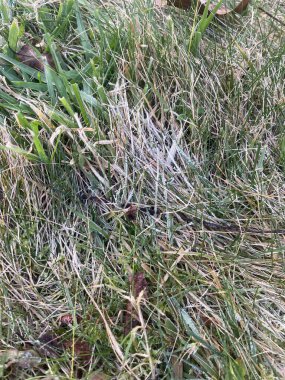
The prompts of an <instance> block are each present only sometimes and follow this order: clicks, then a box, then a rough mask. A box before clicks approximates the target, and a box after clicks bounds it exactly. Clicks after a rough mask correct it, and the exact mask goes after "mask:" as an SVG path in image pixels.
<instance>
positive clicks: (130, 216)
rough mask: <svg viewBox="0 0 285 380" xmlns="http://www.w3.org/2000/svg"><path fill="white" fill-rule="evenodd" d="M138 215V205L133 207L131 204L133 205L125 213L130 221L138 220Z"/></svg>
mask: <svg viewBox="0 0 285 380" xmlns="http://www.w3.org/2000/svg"><path fill="white" fill-rule="evenodd" d="M137 214H138V208H137V206H136V205H133V204H131V205H130V206H129V207H128V208H127V210H126V212H125V215H126V217H127V218H128V219H130V220H136V218H137Z"/></svg>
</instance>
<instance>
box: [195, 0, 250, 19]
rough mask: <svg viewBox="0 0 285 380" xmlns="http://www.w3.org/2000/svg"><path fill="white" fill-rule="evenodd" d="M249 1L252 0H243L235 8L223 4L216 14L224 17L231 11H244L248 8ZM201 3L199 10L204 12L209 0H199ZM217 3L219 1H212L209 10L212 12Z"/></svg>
mask: <svg viewBox="0 0 285 380" xmlns="http://www.w3.org/2000/svg"><path fill="white" fill-rule="evenodd" d="M249 2H250V0H242V1H241V2H239V4H238V5H237V6H236V7H235V8H233V9H230V8H228V7H227V6H226V5H224V4H223V5H222V6H221V7H220V8H219V10H218V11H217V13H216V16H218V17H224V16H226V15H228V14H230V13H242V12H243V11H244V10H245V9H246V8H247V6H248V4H249ZM199 4H200V8H199V12H200V13H203V12H204V9H205V6H206V4H207V0H199ZM216 5H217V2H216V1H212V2H211V3H210V5H209V12H211V11H212V10H213V9H214V8H215V6H216Z"/></svg>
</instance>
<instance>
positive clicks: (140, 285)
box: [130, 272, 148, 298]
mask: <svg viewBox="0 0 285 380" xmlns="http://www.w3.org/2000/svg"><path fill="white" fill-rule="evenodd" d="M130 282H131V283H132V284H133V286H134V296H135V297H136V298H137V297H138V296H139V295H140V293H141V292H142V291H144V298H146V297H147V285H148V284H147V280H146V278H145V275H144V273H143V272H138V273H136V274H135V275H134V276H132V277H131V278H130Z"/></svg>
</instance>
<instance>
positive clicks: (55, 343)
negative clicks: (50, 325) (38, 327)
mask: <svg viewBox="0 0 285 380" xmlns="http://www.w3.org/2000/svg"><path fill="white" fill-rule="evenodd" d="M38 340H39V345H38V348H37V350H38V351H39V352H40V353H41V354H42V355H43V356H47V357H51V358H56V357H58V355H59V353H60V352H61V351H62V350H63V348H64V347H63V343H62V341H61V337H60V336H58V335H56V334H54V333H53V332H52V331H47V332H45V333H44V334H42V335H40V337H39V338H38Z"/></svg>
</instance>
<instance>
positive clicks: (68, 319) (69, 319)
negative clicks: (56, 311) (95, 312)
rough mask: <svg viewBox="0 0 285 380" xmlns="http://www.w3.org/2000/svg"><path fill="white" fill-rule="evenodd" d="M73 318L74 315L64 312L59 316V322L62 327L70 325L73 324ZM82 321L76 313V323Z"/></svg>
mask: <svg viewBox="0 0 285 380" xmlns="http://www.w3.org/2000/svg"><path fill="white" fill-rule="evenodd" d="M73 318H74V315H72V314H64V315H62V316H61V317H60V318H59V324H60V326H62V327H72V326H73ZM81 321H82V317H80V315H78V314H76V322H77V324H78V323H80V322H81Z"/></svg>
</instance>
